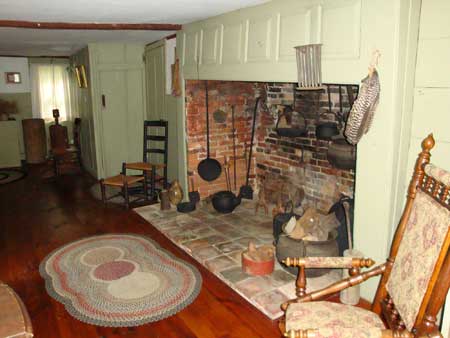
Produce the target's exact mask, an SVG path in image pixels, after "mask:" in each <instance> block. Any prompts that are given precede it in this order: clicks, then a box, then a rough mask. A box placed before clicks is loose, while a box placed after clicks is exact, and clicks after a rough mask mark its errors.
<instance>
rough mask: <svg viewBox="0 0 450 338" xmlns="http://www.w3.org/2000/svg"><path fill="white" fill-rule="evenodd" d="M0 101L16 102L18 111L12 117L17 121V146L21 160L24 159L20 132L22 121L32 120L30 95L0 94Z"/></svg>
mask: <svg viewBox="0 0 450 338" xmlns="http://www.w3.org/2000/svg"><path fill="white" fill-rule="evenodd" d="M0 99H2V100H6V101H10V102H16V104H17V109H18V111H19V113H18V114H16V115H14V116H13V117H14V118H15V119H16V121H17V130H18V136H19V146H20V155H21V158H22V159H25V147H24V143H23V130H22V120H23V119H29V118H32V117H33V115H32V109H31V93H29V92H27V93H0Z"/></svg>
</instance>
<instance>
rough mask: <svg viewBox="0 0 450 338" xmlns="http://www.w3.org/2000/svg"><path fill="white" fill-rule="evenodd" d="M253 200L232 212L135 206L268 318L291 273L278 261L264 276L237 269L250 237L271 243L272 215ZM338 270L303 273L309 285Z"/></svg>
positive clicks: (276, 311)
mask: <svg viewBox="0 0 450 338" xmlns="http://www.w3.org/2000/svg"><path fill="white" fill-rule="evenodd" d="M254 210H255V208H254V202H253V201H248V200H243V202H242V204H241V205H240V206H239V207H237V208H236V209H235V211H234V212H233V213H231V214H226V215H223V214H220V213H218V212H216V211H215V210H214V209H213V208H212V206H210V205H202V206H200V207H199V208H197V210H196V211H194V212H191V213H188V214H183V213H179V212H177V211H176V210H175V209H172V210H168V211H161V210H160V206H159V204H156V205H150V206H144V207H140V208H136V209H134V211H135V212H136V213H137V214H139V215H140V216H141V217H143V218H144V219H145V220H146V221H148V222H149V223H151V224H152V225H153V226H155V227H156V228H157V229H158V230H159V231H161V232H162V233H163V234H164V235H165V236H166V237H167V238H169V239H170V240H171V241H172V242H173V243H175V244H176V245H177V246H179V247H180V248H181V249H183V250H184V251H186V252H187V253H188V254H189V255H190V256H192V257H193V258H194V259H196V260H197V261H198V262H199V263H201V264H202V265H203V266H205V267H206V268H207V269H208V270H210V271H211V272H212V273H214V274H215V275H216V276H217V277H218V278H220V279H221V280H222V281H224V282H225V283H226V284H228V285H229V286H230V287H231V288H232V289H233V290H235V291H236V292H237V293H239V294H240V295H241V296H242V297H244V298H245V299H246V300H247V301H248V302H250V303H251V304H252V305H253V306H255V307H256V308H258V309H259V310H260V311H262V312H263V313H264V314H265V315H266V316H268V317H269V318H270V319H272V320H273V319H277V318H279V317H280V316H281V315H282V312H281V310H280V305H281V303H283V302H284V301H286V300H288V299H292V298H295V276H293V275H291V274H290V273H288V272H286V271H284V270H283V268H282V267H281V266H280V264H279V263H278V262H276V263H275V270H274V272H273V273H272V274H270V275H267V276H251V275H248V274H246V273H244V272H243V271H242V268H241V252H242V251H243V250H244V249H245V248H246V247H247V245H248V242H249V241H253V242H254V243H256V245H262V244H271V243H272V242H273V236H272V218H271V217H270V216H266V215H264V213H258V214H255V211H254ZM340 276H341V273H340V271H339V270H335V271H332V272H331V273H328V274H326V275H324V276H322V277H318V278H309V279H308V282H307V283H308V291H313V290H315V289H318V288H322V287H325V286H327V285H329V284H331V283H333V282H335V281H336V280H338V279H339V278H340Z"/></svg>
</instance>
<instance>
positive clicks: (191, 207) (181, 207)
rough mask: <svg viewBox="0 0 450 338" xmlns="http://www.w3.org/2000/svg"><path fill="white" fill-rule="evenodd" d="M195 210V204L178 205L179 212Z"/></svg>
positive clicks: (183, 203) (182, 203) (184, 203)
mask: <svg viewBox="0 0 450 338" xmlns="http://www.w3.org/2000/svg"><path fill="white" fill-rule="evenodd" d="M194 210H195V202H192V201H189V202H181V203H178V204H177V211H178V212H191V211H194Z"/></svg>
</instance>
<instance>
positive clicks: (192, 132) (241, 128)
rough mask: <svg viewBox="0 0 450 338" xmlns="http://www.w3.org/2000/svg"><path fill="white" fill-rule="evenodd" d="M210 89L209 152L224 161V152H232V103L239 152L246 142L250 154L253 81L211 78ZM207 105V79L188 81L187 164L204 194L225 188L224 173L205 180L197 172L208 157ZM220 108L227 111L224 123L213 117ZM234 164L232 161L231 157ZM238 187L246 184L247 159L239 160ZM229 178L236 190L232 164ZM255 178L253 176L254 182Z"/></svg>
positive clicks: (198, 187) (253, 101)
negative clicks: (217, 177) (212, 179)
mask: <svg viewBox="0 0 450 338" xmlns="http://www.w3.org/2000/svg"><path fill="white" fill-rule="evenodd" d="M208 93H209V126H210V154H211V157H212V158H215V159H217V160H218V161H219V162H220V163H221V164H223V163H224V160H225V156H227V157H228V158H230V157H231V156H232V155H233V138H232V121H231V106H232V105H234V106H235V128H236V154H237V156H238V157H239V156H243V154H244V147H245V144H246V145H247V154H248V152H249V147H250V137H251V122H252V114H253V107H254V104H255V99H254V96H255V92H254V83H251V82H230V81H208ZM205 108H206V105H205V81H195V80H189V81H186V124H187V149H188V168H189V170H193V171H195V176H194V177H195V185H196V188H197V189H198V190H199V191H200V195H201V197H202V198H204V197H207V196H209V195H211V194H212V193H215V192H217V191H220V190H226V189H227V187H226V181H225V174H224V170H223V168H222V174H221V176H220V177H219V179H217V180H215V181H213V182H206V181H204V180H203V179H202V178H200V176H199V175H198V173H197V165H198V163H199V162H200V161H201V160H203V159H204V158H206V109H205ZM216 109H221V110H223V111H225V112H226V113H227V118H226V121H225V123H217V122H216V121H215V120H214V116H213V115H214V111H215V110H216ZM230 162H231V164H232V161H231V160H230ZM255 167H256V166H255V163H254V162H253V163H252V171H251V174H252V177H254V176H255ZM236 168H237V184H236V185H237V189H238V190H239V187H240V186H241V185H243V184H245V177H246V160H244V159H243V158H241V159H238V160H237V165H236ZM230 180H231V187H232V190H233V187H234V181H233V166H232V165H231V166H230ZM252 182H253V178H252V179H251V183H252Z"/></svg>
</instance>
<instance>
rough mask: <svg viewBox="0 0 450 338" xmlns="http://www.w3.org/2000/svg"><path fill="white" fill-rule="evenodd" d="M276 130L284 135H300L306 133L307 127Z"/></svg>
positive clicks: (280, 134)
mask: <svg viewBox="0 0 450 338" xmlns="http://www.w3.org/2000/svg"><path fill="white" fill-rule="evenodd" d="M275 131H276V132H277V134H278V135H279V136H284V137H300V136H305V134H306V128H275Z"/></svg>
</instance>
